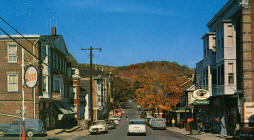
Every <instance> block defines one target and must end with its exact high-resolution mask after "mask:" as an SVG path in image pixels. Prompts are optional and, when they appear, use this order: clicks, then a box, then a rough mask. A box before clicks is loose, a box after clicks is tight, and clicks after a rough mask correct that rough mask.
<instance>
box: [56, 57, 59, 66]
mask: <svg viewBox="0 0 254 140" xmlns="http://www.w3.org/2000/svg"><path fill="white" fill-rule="evenodd" d="M58 65H59V59H58V55H56V68H57V69H59V67H58Z"/></svg>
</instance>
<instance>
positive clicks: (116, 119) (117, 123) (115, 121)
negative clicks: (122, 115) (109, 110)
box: [109, 118, 119, 125]
mask: <svg viewBox="0 0 254 140" xmlns="http://www.w3.org/2000/svg"><path fill="white" fill-rule="evenodd" d="M109 120H113V121H114V123H115V124H116V125H119V121H118V118H110V119H109Z"/></svg>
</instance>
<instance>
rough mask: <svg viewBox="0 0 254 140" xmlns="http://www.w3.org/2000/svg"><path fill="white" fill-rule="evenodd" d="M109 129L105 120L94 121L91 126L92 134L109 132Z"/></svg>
mask: <svg viewBox="0 0 254 140" xmlns="http://www.w3.org/2000/svg"><path fill="white" fill-rule="evenodd" d="M107 131H108V128H107V124H106V121H104V120H99V121H94V122H93V123H92V125H91V126H90V127H89V132H90V134H98V133H107Z"/></svg>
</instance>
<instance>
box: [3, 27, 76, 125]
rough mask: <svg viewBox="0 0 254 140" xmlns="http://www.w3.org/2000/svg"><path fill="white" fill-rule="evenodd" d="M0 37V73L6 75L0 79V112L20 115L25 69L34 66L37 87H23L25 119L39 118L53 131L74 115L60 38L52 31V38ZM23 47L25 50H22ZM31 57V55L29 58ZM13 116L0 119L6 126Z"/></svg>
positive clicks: (64, 55) (61, 39)
mask: <svg viewBox="0 0 254 140" xmlns="http://www.w3.org/2000/svg"><path fill="white" fill-rule="evenodd" d="M12 38H14V39H15V40H16V41H17V42H18V43H19V44H18V43H17V42H15V41H13V40H12V39H10V38H9V37H8V36H1V37H0V44H1V53H0V56H1V57H2V58H3V60H4V61H1V62H0V63H1V68H0V70H1V71H2V72H3V73H5V74H3V75H2V76H1V77H0V80H2V81H6V83H4V84H2V85H1V86H2V87H1V89H0V96H1V101H0V105H2V106H5V107H3V108H0V112H1V113H4V114H9V115H19V114H17V112H20V111H18V110H21V101H22V94H21V93H22V84H24V82H23V75H24V71H25V68H22V66H23V65H24V67H27V66H29V65H34V66H35V67H36V68H37V70H38V72H39V77H38V84H37V85H36V86H35V87H34V88H33V89H31V88H27V87H26V86H24V92H25V97H24V99H25V108H26V110H25V117H26V118H37V119H41V120H42V121H43V122H44V124H45V127H46V128H54V127H56V125H57V122H59V121H61V120H63V119H66V118H67V120H68V119H69V118H71V117H72V116H74V114H75V112H74V111H73V109H72V108H71V106H70V104H69V99H70V93H69V90H68V89H69V84H68V83H69V80H68V78H67V60H66V55H67V54H68V50H67V48H66V45H65V42H64V39H63V36H62V35H57V34H56V28H55V27H53V28H52V34H51V35H25V36H24V38H23V37H22V36H19V35H13V36H12ZM20 45H22V46H23V47H24V48H25V49H22V47H21V46H20ZM31 54H32V55H33V56H32V55H31ZM13 119H15V118H13V117H4V116H0V121H1V123H9V122H10V121H11V120H13Z"/></svg>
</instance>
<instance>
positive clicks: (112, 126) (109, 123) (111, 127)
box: [106, 120, 116, 129]
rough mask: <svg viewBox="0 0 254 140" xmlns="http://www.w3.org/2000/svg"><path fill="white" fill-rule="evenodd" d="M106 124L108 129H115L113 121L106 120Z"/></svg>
mask: <svg viewBox="0 0 254 140" xmlns="http://www.w3.org/2000/svg"><path fill="white" fill-rule="evenodd" d="M106 124H107V128H108V129H114V128H116V123H115V122H114V120H106Z"/></svg>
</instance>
